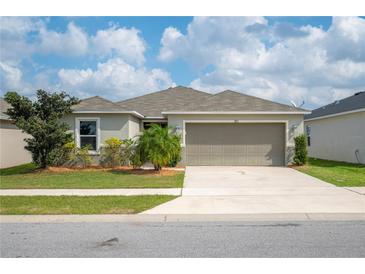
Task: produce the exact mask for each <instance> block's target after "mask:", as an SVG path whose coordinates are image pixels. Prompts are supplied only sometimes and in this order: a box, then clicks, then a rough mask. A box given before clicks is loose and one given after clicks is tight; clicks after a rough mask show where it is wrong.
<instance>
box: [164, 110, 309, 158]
mask: <svg viewBox="0 0 365 274" xmlns="http://www.w3.org/2000/svg"><path fill="white" fill-rule="evenodd" d="M303 117H304V116H303V115H302V114H290V115H281V114H272V115H266V114H264V115H261V114H260V115H257V114H256V115H251V114H250V115H248V114H239V115H238V114H234V115H233V114H229V115H223V114H220V115H201V114H199V115H198V114H183V115H182V114H181V115H169V116H168V125H169V126H171V127H174V128H176V127H178V130H180V132H181V134H182V135H183V136H184V134H185V132H184V121H192V120H193V121H203V122H204V121H214V122H219V121H231V122H234V121H236V122H245V121H249V122H255V121H257V122H260V121H261V122H275V121H276V122H279V121H280V122H281V121H283V122H287V125H288V127H287V130H286V138H287V141H286V164H290V163H291V161H292V158H293V151H294V137H295V136H297V135H299V134H302V133H303V132H304V131H303V130H304V123H303ZM294 126H295V128H294ZM183 139H184V138H183ZM182 146H183V160H182V164H184V158H185V155H184V140H183V143H182Z"/></svg>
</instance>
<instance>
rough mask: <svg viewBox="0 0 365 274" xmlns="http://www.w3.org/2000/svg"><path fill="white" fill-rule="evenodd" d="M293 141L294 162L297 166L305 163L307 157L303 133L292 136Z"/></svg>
mask: <svg viewBox="0 0 365 274" xmlns="http://www.w3.org/2000/svg"><path fill="white" fill-rule="evenodd" d="M294 142H295V155H294V163H295V164H296V165H298V166H299V165H304V164H306V163H307V159H308V155H307V154H308V151H307V138H306V136H305V135H304V134H301V135H298V136H297V137H295V138H294Z"/></svg>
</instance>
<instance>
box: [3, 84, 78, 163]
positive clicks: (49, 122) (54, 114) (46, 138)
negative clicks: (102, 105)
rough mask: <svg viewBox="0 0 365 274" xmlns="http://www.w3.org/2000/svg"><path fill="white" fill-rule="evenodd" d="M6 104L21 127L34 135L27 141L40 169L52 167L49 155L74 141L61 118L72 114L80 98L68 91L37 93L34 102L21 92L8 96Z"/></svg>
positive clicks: (10, 114) (28, 147)
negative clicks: (73, 107) (49, 165)
mask: <svg viewBox="0 0 365 274" xmlns="http://www.w3.org/2000/svg"><path fill="white" fill-rule="evenodd" d="M5 101H6V102H8V103H9V104H10V105H11V108H9V109H8V110H7V112H6V114H7V115H8V116H9V117H10V118H11V119H12V120H13V121H14V122H15V125H16V126H17V127H18V128H20V129H22V130H23V131H24V132H25V133H27V134H29V135H31V137H30V138H26V139H25V141H26V142H27V145H26V146H25V148H26V149H27V150H29V151H30V152H31V153H32V158H33V161H34V162H35V163H36V164H38V165H39V166H40V167H46V166H47V165H48V164H51V163H50V157H49V155H50V153H51V152H52V151H53V150H54V149H57V148H59V147H61V146H63V145H64V144H66V143H68V142H70V141H72V135H71V134H69V133H67V130H68V126H67V124H66V123H63V122H61V121H60V119H61V118H62V117H63V116H64V115H66V114H69V113H71V112H72V109H71V107H72V106H73V105H75V104H78V103H79V100H78V99H77V98H75V97H72V96H70V95H68V94H67V93H65V92H60V93H56V92H55V93H50V92H46V91H44V90H37V96H36V100H34V101H31V100H30V99H29V98H27V97H25V96H21V95H19V94H18V93H17V92H8V93H6V94H5Z"/></svg>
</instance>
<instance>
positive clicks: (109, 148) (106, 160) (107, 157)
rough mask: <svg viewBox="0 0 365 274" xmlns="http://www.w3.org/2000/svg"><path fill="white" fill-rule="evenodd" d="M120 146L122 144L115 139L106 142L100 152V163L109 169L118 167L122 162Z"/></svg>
mask: <svg viewBox="0 0 365 274" xmlns="http://www.w3.org/2000/svg"><path fill="white" fill-rule="evenodd" d="M122 144H123V142H122V141H121V140H120V139H118V138H116V137H111V138H109V139H108V140H106V141H105V143H104V146H103V148H102V150H101V151H102V152H101V162H102V163H103V164H104V165H106V166H110V167H115V166H120V165H121V162H122Z"/></svg>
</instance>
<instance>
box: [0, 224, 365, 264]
mask: <svg viewBox="0 0 365 274" xmlns="http://www.w3.org/2000/svg"><path fill="white" fill-rule="evenodd" d="M0 228H1V257H22V258H24V257H72V258H74V257H234V258H236V257H238V258H239V257H365V221H341V222H340V221H327V222H323V221H302V222H297V221H286V222H283V221H281V222H189V223H188V222H185V223H180V222H174V223H173V222H171V223H170V222H161V223H151V222H135V223H123V222H120V223H1V224H0Z"/></svg>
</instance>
